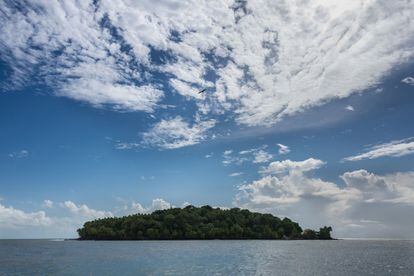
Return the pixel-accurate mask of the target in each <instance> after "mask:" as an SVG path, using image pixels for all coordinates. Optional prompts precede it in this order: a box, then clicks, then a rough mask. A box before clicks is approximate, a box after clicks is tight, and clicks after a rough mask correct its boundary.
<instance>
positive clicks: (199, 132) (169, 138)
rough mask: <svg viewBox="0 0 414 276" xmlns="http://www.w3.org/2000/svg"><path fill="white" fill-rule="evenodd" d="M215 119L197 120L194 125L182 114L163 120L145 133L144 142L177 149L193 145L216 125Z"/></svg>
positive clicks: (163, 147)
mask: <svg viewBox="0 0 414 276" xmlns="http://www.w3.org/2000/svg"><path fill="white" fill-rule="evenodd" d="M215 123H216V122H215V120H207V121H196V122H195V123H194V124H193V125H190V124H189V123H187V122H185V121H184V119H183V118H182V117H180V116H177V117H175V118H173V119H167V120H162V121H160V122H159V123H157V124H155V125H154V126H153V128H152V129H151V130H150V131H148V132H146V133H144V134H143V135H142V137H143V144H144V145H148V146H152V147H159V148H162V149H176V148H181V147H186V146H191V145H195V144H198V143H200V142H201V141H202V140H204V139H205V138H206V137H207V136H206V132H207V131H208V130H209V129H211V128H212V127H214V125H215Z"/></svg>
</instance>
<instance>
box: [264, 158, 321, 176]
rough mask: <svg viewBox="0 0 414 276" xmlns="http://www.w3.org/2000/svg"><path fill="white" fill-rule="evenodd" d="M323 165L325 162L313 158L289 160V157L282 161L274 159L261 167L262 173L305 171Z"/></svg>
mask: <svg viewBox="0 0 414 276" xmlns="http://www.w3.org/2000/svg"><path fill="white" fill-rule="evenodd" d="M323 165H325V162H324V161H322V160H319V159H315V158H309V159H306V160H303V161H291V160H289V159H287V160H283V161H275V162H272V163H270V164H269V166H267V167H266V168H264V169H262V171H261V173H264V174H285V173H289V172H291V171H301V172H307V171H311V170H315V169H318V168H320V167H322V166H323Z"/></svg>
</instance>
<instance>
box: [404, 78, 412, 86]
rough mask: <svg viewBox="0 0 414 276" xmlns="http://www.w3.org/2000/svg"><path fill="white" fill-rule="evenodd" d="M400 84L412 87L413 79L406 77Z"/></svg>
mask: <svg viewBox="0 0 414 276" xmlns="http://www.w3.org/2000/svg"><path fill="white" fill-rule="evenodd" d="M401 82H402V83H405V84H408V85H414V78H413V77H406V78H404V79H402V80H401Z"/></svg>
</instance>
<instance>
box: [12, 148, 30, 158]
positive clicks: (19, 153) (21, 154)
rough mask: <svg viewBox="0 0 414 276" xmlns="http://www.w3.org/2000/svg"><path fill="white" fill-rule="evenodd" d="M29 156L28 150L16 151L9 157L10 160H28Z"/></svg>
mask: <svg viewBox="0 0 414 276" xmlns="http://www.w3.org/2000/svg"><path fill="white" fill-rule="evenodd" d="M28 156H29V151H28V150H20V151H16V152H12V153H9V157H10V158H18V159H19V158H26V157H28Z"/></svg>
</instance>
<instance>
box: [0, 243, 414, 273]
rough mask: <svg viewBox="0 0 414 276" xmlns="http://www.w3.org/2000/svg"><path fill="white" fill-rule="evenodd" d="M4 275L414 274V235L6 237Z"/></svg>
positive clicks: (0, 269)
mask: <svg viewBox="0 0 414 276" xmlns="http://www.w3.org/2000/svg"><path fill="white" fill-rule="evenodd" d="M0 275H414V241H389V240H388V241H378V240H376V241H374V240H332V241H281V240H279V241H268V240H258V241H257V240H246V241H237V240H234V241H221V240H214V241H74V240H72V241H63V240H0Z"/></svg>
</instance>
